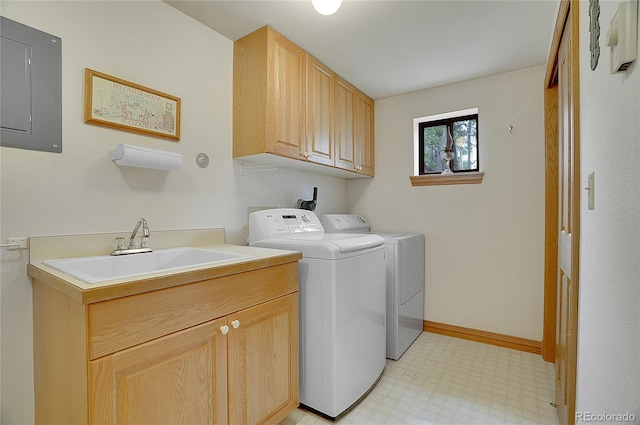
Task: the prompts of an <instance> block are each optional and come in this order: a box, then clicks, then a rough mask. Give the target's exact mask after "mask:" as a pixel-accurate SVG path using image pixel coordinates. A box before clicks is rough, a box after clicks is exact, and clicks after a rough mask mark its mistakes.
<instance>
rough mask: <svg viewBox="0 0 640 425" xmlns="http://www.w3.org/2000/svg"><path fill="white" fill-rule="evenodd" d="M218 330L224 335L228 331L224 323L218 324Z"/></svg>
mask: <svg viewBox="0 0 640 425" xmlns="http://www.w3.org/2000/svg"><path fill="white" fill-rule="evenodd" d="M220 332H222V335H226V334H228V333H229V326H227V325H224V326H220Z"/></svg>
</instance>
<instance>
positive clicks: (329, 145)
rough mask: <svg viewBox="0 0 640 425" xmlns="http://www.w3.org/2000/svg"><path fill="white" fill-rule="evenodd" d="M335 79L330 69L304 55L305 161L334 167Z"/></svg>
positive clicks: (311, 57)
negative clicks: (305, 96) (305, 103)
mask: <svg viewBox="0 0 640 425" xmlns="http://www.w3.org/2000/svg"><path fill="white" fill-rule="evenodd" d="M335 79H336V75H335V74H334V72H333V71H332V70H331V69H329V68H328V67H326V66H325V65H324V64H323V63H322V62H320V61H319V60H317V59H316V58H314V57H313V56H311V55H309V54H307V148H306V152H307V153H308V158H307V159H309V160H310V161H313V162H316V163H319V164H325V165H334V138H333V134H332V131H333V125H334V124H333V123H334V83H335Z"/></svg>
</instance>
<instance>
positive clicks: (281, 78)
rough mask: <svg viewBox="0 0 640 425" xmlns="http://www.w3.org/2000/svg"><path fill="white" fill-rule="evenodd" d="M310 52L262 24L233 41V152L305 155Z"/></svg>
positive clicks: (296, 156) (238, 154)
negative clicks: (307, 65) (307, 67)
mask: <svg viewBox="0 0 640 425" xmlns="http://www.w3.org/2000/svg"><path fill="white" fill-rule="evenodd" d="M306 72H307V69H306V52H305V51H304V50H302V49H300V48H299V47H298V46H296V45H295V44H293V43H292V42H290V41H289V40H287V39H286V38H284V37H283V36H281V35H280V34H278V33H277V32H276V31H274V30H273V29H271V28H270V27H263V28H261V29H259V30H257V31H255V32H253V33H251V34H249V35H247V36H246V37H244V38H241V39H239V40H237V41H236V42H235V43H234V49H233V73H234V78H233V141H234V145H233V156H234V157H236V158H237V157H242V156H247V155H255V154H260V153H273V154H277V155H283V156H287V157H292V158H302V155H303V153H304V151H305V147H306V134H305V133H306V124H305V110H306Z"/></svg>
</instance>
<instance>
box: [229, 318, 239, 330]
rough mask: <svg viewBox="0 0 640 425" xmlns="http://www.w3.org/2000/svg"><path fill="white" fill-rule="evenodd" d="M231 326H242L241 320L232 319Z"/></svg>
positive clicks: (234, 327) (236, 327)
mask: <svg viewBox="0 0 640 425" xmlns="http://www.w3.org/2000/svg"><path fill="white" fill-rule="evenodd" d="M231 326H233V329H238V327H239V326H240V321H239V320H234V321H232V322H231Z"/></svg>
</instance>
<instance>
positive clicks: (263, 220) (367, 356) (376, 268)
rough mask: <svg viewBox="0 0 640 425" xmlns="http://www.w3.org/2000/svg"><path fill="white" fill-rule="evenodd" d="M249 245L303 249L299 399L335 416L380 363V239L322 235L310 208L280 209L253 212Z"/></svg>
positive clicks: (360, 392)
mask: <svg viewBox="0 0 640 425" xmlns="http://www.w3.org/2000/svg"><path fill="white" fill-rule="evenodd" d="M249 245H251V246H259V247H264V248H278V249H287V250H293V251H300V252H302V255H303V258H302V260H300V261H299V263H298V276H299V291H300V292H299V294H300V304H299V312H300V403H301V404H303V405H305V406H307V407H310V408H311V409H313V410H315V411H317V412H320V413H322V414H324V415H326V416H329V417H331V418H335V417H337V416H339V415H340V414H341V413H343V412H345V411H346V410H347V409H348V408H349V407H351V406H352V405H353V404H355V403H356V402H357V401H358V400H359V399H360V398H361V397H362V396H364V395H365V394H366V393H367V392H368V391H369V389H370V388H371V387H372V386H373V385H374V384H375V383H376V382H377V380H378V378H379V377H380V375H381V374H382V371H383V369H384V367H385V363H386V343H385V341H386V283H385V267H386V266H385V245H384V239H382V238H381V237H380V236H377V235H364V234H355V235H354V234H325V232H324V229H323V227H322V224H321V223H320V220H319V219H318V217H317V216H316V214H315V213H314V212H312V211H307V210H299V209H284V208H283V209H272V210H263V211H257V212H254V213H251V215H250V216H249Z"/></svg>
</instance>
